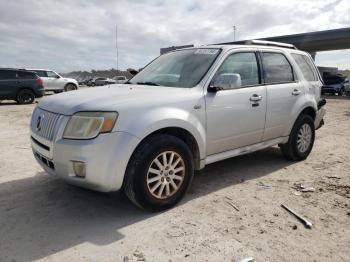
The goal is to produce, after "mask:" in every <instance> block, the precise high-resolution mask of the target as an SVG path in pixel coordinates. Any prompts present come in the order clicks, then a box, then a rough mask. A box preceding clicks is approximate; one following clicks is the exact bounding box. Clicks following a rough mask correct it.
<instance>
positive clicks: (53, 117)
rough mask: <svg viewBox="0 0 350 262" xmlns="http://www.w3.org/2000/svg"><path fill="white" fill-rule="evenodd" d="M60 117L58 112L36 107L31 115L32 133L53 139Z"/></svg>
mask: <svg viewBox="0 0 350 262" xmlns="http://www.w3.org/2000/svg"><path fill="white" fill-rule="evenodd" d="M60 117H61V115H60V114H55V113H51V112H48V111H45V110H42V109H41V108H39V107H37V108H35V110H34V112H33V115H32V122H31V129H32V131H33V133H34V134H36V135H38V136H40V137H42V138H44V139H46V140H49V141H53V139H54V135H55V131H56V126H57V123H58V121H59V120H60Z"/></svg>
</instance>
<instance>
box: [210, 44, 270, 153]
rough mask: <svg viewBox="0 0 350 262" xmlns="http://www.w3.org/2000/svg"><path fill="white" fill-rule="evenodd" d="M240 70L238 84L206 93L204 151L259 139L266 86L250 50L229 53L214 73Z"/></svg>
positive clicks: (263, 123) (242, 144)
mask: <svg viewBox="0 0 350 262" xmlns="http://www.w3.org/2000/svg"><path fill="white" fill-rule="evenodd" d="M225 73H234V74H240V76H241V80H242V86H241V88H238V89H231V90H222V91H218V92H216V93H207V94H206V112H207V155H212V154H216V153H220V152H224V151H229V150H232V149H236V148H239V147H243V146H247V145H252V144H256V143H259V142H261V141H262V137H263V133H264V125H265V114H266V88H265V86H264V85H262V83H261V76H260V68H259V63H258V58H257V54H256V53H255V52H254V51H250V52H239V53H231V54H229V55H227V56H226V58H225V60H224V61H223V63H222V64H221V66H220V67H219V69H218V70H217V72H216V73H215V76H214V78H215V77H216V76H218V75H220V74H225Z"/></svg>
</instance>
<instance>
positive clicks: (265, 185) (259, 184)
mask: <svg viewBox="0 0 350 262" xmlns="http://www.w3.org/2000/svg"><path fill="white" fill-rule="evenodd" d="M256 185H257V186H260V187H262V188H265V189H270V188H271V187H272V186H271V185H270V184H266V183H264V182H262V181H259V182H258V183H256Z"/></svg>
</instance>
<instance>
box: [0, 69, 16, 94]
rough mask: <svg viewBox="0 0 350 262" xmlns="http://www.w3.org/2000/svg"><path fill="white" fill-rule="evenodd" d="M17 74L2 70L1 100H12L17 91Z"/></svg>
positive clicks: (0, 78) (0, 82) (0, 83)
mask: <svg viewBox="0 0 350 262" xmlns="http://www.w3.org/2000/svg"><path fill="white" fill-rule="evenodd" d="M16 77H17V74H16V71H12V70H0V98H2V99H7V98H8V99H12V98H14V97H15V96H16V91H17V86H18V83H17V78H16Z"/></svg>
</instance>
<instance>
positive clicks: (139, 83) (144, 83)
mask: <svg viewBox="0 0 350 262" xmlns="http://www.w3.org/2000/svg"><path fill="white" fill-rule="evenodd" d="M136 84H138V85H147V86H159V85H158V84H156V83H153V82H137V83H136Z"/></svg>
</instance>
